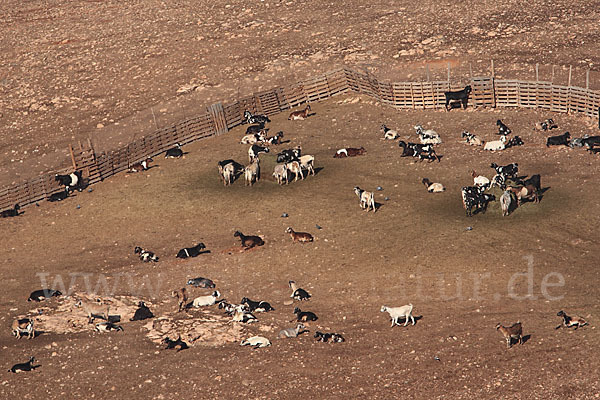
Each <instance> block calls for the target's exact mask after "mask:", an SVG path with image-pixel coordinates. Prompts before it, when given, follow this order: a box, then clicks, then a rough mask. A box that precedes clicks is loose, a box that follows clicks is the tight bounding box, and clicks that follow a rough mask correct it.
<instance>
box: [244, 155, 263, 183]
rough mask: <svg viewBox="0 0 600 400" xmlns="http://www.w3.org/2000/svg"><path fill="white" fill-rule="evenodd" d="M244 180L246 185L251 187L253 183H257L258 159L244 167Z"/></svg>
mask: <svg viewBox="0 0 600 400" xmlns="http://www.w3.org/2000/svg"><path fill="white" fill-rule="evenodd" d="M244 178H245V180H246V185H250V186H252V185H253V184H254V183H256V182H258V180H259V179H260V162H259V159H258V158H256V159H255V160H254V161H252V163H251V164H250V165H248V166H247V167H246V169H245V170H244Z"/></svg>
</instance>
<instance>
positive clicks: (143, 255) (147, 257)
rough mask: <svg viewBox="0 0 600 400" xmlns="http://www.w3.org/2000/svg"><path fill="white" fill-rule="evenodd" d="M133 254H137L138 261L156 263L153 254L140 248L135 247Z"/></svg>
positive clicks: (156, 260) (156, 259)
mask: <svg viewBox="0 0 600 400" xmlns="http://www.w3.org/2000/svg"><path fill="white" fill-rule="evenodd" d="M133 252H134V254H139V255H140V256H139V257H140V260H142V261H143V262H150V261H154V262H158V257H157V256H156V255H155V254H154V253H153V252H151V251H148V250H144V249H142V248H141V247H140V246H136V247H135V249H133Z"/></svg>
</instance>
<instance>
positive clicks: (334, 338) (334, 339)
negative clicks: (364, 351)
mask: <svg viewBox="0 0 600 400" xmlns="http://www.w3.org/2000/svg"><path fill="white" fill-rule="evenodd" d="M314 337H315V338H316V339H317V342H323V343H327V341H328V340H329V339H331V343H342V342H345V341H346V339H344V337H343V336H342V335H340V334H339V333H323V332H319V331H316V332H315V336H314Z"/></svg>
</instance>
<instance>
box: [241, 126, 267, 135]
mask: <svg viewBox="0 0 600 400" xmlns="http://www.w3.org/2000/svg"><path fill="white" fill-rule="evenodd" d="M265 131H268V129H265V124H264V123H262V124H258V125H250V126H249V127H247V128H246V135H252V134H254V135H259V134H262V133H265Z"/></svg>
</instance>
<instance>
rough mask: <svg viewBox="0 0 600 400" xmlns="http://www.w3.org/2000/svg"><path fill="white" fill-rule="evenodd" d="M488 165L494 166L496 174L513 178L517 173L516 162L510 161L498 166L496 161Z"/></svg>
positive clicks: (517, 165)
mask: <svg viewBox="0 0 600 400" xmlns="http://www.w3.org/2000/svg"><path fill="white" fill-rule="evenodd" d="M490 167H491V168H494V169H495V170H496V173H497V174H499V175H505V176H508V177H511V178H514V177H515V176H517V174H518V173H519V164H517V163H511V164H508V165H503V166H498V164H496V163H491V164H490Z"/></svg>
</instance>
